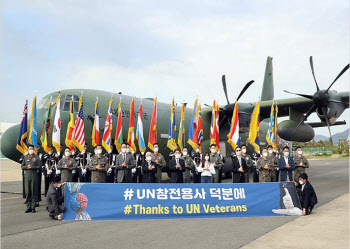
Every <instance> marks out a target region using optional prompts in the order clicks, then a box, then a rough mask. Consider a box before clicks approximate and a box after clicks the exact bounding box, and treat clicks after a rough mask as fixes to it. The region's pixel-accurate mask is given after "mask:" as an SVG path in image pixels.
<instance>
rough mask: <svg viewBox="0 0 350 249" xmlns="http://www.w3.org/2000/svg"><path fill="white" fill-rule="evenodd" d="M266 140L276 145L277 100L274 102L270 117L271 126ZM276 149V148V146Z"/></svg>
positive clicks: (273, 145)
mask: <svg viewBox="0 0 350 249" xmlns="http://www.w3.org/2000/svg"><path fill="white" fill-rule="evenodd" d="M266 142H267V143H268V144H269V145H271V146H272V147H273V148H274V147H275V102H274V101H273V102H272V105H271V112H270V119H269V128H268V130H267V133H266ZM274 149H275V148H274Z"/></svg>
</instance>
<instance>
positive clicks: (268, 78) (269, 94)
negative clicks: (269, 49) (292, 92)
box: [261, 56, 274, 101]
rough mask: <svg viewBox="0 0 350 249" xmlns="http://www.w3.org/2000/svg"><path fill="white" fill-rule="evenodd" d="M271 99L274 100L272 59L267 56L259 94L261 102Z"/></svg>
mask: <svg viewBox="0 0 350 249" xmlns="http://www.w3.org/2000/svg"><path fill="white" fill-rule="evenodd" d="M273 98H274V90H273V70H272V57H270V56H268V57H267V61H266V69H265V77H264V84H263V88H262V92H261V101H265V100H272V99H273Z"/></svg>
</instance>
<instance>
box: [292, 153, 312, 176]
mask: <svg viewBox="0 0 350 249" xmlns="http://www.w3.org/2000/svg"><path fill="white" fill-rule="evenodd" d="M301 162H302V163H303V164H304V166H305V167H303V166H300V163H301ZM294 165H295V171H294V181H295V182H299V176H300V175H301V174H302V173H305V168H308V167H309V162H308V161H307V159H306V157H304V156H299V155H296V156H295V157H294Z"/></svg>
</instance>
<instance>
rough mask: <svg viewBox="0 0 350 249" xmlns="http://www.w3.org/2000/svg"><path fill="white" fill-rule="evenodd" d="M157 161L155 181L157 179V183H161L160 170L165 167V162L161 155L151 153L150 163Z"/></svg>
mask: <svg viewBox="0 0 350 249" xmlns="http://www.w3.org/2000/svg"><path fill="white" fill-rule="evenodd" d="M157 159H158V161H159V164H156V165H157V173H156V179H157V183H161V182H162V168H163V167H165V165H166V162H165V159H164V156H163V155H162V154H160V153H159V152H158V153H157V155H156V154H155V153H152V162H155V161H156V160H157Z"/></svg>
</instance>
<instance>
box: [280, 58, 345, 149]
mask: <svg viewBox="0 0 350 249" xmlns="http://www.w3.org/2000/svg"><path fill="white" fill-rule="evenodd" d="M310 67H311V72H312V76H313V78H314V81H315V84H316V89H317V91H316V92H315V93H314V95H308V94H300V93H293V92H289V91H286V90H284V91H285V92H286V93H290V94H295V95H298V96H301V97H304V98H307V99H311V100H312V101H313V105H312V106H311V108H310V109H309V110H308V111H307V113H306V115H305V116H304V118H303V119H302V120H301V121H300V122H299V124H298V125H297V127H296V128H295V129H294V131H293V132H295V131H296V130H297V129H298V128H299V126H300V125H301V124H302V123H303V122H304V121H305V120H306V119H307V118H308V117H309V116H310V115H311V113H313V112H314V111H316V110H318V112H319V113H320V114H323V116H324V119H325V121H326V123H327V126H328V131H329V135H330V141H331V143H333V140H332V133H331V129H330V125H329V120H328V116H327V106H328V103H329V102H333V103H340V104H347V103H344V102H341V101H338V100H334V99H330V96H329V93H328V91H329V89H330V88H331V87H332V86H333V84H334V83H335V82H336V81H337V80H338V79H339V78H340V76H342V75H343V74H344V73H345V72H346V70H348V69H349V64H348V65H346V66H345V67H344V68H343V70H341V72H340V73H339V74H338V76H337V77H336V78H335V79H334V80H333V82H332V83H331V84H330V85H329V87H328V88H327V90H320V88H319V86H318V83H317V81H316V77H315V71H314V65H313V60H312V56H310Z"/></svg>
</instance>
